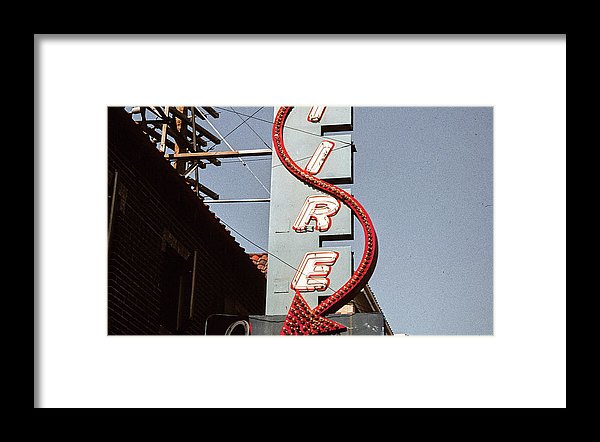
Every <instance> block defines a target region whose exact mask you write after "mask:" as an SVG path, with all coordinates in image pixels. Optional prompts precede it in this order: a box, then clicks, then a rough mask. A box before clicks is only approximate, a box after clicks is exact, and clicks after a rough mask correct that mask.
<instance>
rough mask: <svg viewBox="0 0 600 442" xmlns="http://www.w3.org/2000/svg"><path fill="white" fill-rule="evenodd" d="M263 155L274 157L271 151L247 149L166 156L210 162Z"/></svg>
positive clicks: (173, 158)
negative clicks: (214, 159) (209, 160)
mask: <svg viewBox="0 0 600 442" xmlns="http://www.w3.org/2000/svg"><path fill="white" fill-rule="evenodd" d="M262 155H273V151H272V150H271V149H246V150H232V151H221V152H186V153H174V154H168V155H166V156H167V158H169V159H171V160H176V159H186V158H189V159H192V158H200V159H205V160H208V159H210V158H239V157H258V156H262Z"/></svg>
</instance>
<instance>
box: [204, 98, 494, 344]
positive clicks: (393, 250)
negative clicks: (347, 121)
mask: <svg viewBox="0 0 600 442" xmlns="http://www.w3.org/2000/svg"><path fill="white" fill-rule="evenodd" d="M217 110H218V111H219V112H220V114H221V115H220V118H219V119H217V120H211V121H212V122H213V124H214V125H215V127H216V128H217V129H218V130H219V132H220V133H221V134H222V135H226V134H227V133H229V132H230V131H231V130H232V129H235V127H236V126H238V125H239V124H240V123H242V119H241V118H240V115H236V114H235V113H234V112H233V110H235V111H237V112H239V113H240V114H244V115H248V116H249V115H252V114H254V113H255V112H256V114H254V118H252V119H250V120H248V123H249V126H248V125H246V124H242V125H241V126H240V127H239V128H237V129H236V130H235V131H234V132H233V133H232V134H231V135H229V136H227V141H228V142H229V144H230V145H231V146H232V147H233V148H235V149H258V148H265V147H266V145H265V143H266V144H268V145H269V146H270V134H271V125H270V124H269V122H270V121H272V117H273V107H268V106H267V107H264V108H262V109H260V110H259V107H235V106H234V107H229V106H228V107H217ZM257 111H258V112H257ZM242 118H244V119H245V118H246V117H243V116H242ZM492 119H493V109H492V108H490V107H462V108H458V107H355V108H354V131H353V139H354V142H355V144H356V149H357V152H356V153H355V156H354V162H355V163H354V173H355V177H354V184H353V186H352V191H353V193H354V195H355V196H356V198H357V199H358V200H359V201H360V202H361V203H362V204H363V205H364V206H365V208H366V209H367V210H368V211H369V214H370V215H371V217H372V219H373V222H374V224H375V228H376V230H377V234H378V237H379V244H380V254H379V260H378V263H377V268H376V270H375V273H374V274H373V276H372V278H371V280H370V282H369V284H370V286H371V288H372V289H373V291H374V293H375V295H376V297H377V299H378V301H379V303H380V305H381V307H382V309H383V311H384V313H385V315H386V318H387V319H388V321H389V323H390V325H391V326H392V328H393V329H394V331H395V332H403V333H408V334H410V335H429V334H434V335H447V334H451V335H473V334H475V335H481V334H492V333H493V293H492V256H493V255H492V238H493V231H492V219H493V195H492V179H493V177H492V170H493V167H492V166H493V163H492V134H493V130H492V125H493V122H492ZM209 146H210V144H209ZM226 149H228V147H227V146H226V145H225V144H224V143H221V144H220V145H218V146H215V150H226ZM245 161H246V164H247V166H248V167H249V168H250V169H251V170H252V173H254V175H256V176H257V177H258V179H259V180H260V181H261V182H262V183H263V184H265V185H266V186H267V187H269V186H270V170H271V161H270V157H256V158H247V159H245ZM223 163H224V164H223V165H222V166H221V167H214V166H210V165H209V166H208V167H207V168H206V169H205V170H201V182H202V183H203V184H204V185H206V186H208V187H209V188H211V189H213V190H214V191H216V192H217V193H219V194H220V196H221V198H222V199H230V198H264V197H268V194H267V192H266V191H265V189H264V188H263V187H262V185H261V184H260V183H259V182H258V180H257V179H256V178H255V177H254V176H253V175H252V173H250V171H248V170H247V168H246V167H245V166H243V165H242V164H241V163H240V162H239V160H237V159H235V160H231V159H230V160H224V161H223ZM210 207H211V210H212V211H213V212H214V213H215V214H217V216H219V217H220V218H221V219H222V220H223V221H224V222H226V223H227V224H229V225H230V226H231V227H233V228H234V229H235V230H237V231H238V232H240V233H241V234H243V235H244V236H246V237H247V238H248V239H250V240H251V241H252V242H254V243H256V244H257V245H259V246H261V247H262V248H264V249H267V245H268V222H269V219H268V214H269V208H268V203H252V204H213V205H211V206H210ZM356 232H357V235H356V237H355V240H354V241H351V242H348V243H350V244H352V245H353V248H354V250H355V251H356V252H358V253H360V251H361V250H362V240H363V238H362V235H361V231H360V229H356ZM233 234H234V235H235V236H236V237H237V239H238V241H239V242H240V243H241V245H242V246H243V247H244V248H246V250H247V251H248V252H254V251H260V250H259V249H258V248H257V247H256V246H254V245H253V244H251V243H249V242H247V241H246V240H245V239H244V238H242V237H241V236H239V235H236V234H235V232H233Z"/></svg>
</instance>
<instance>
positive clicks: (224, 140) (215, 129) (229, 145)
mask: <svg viewBox="0 0 600 442" xmlns="http://www.w3.org/2000/svg"><path fill="white" fill-rule="evenodd" d="M205 116H206V115H205ZM206 122H207V123H208V124H210V127H212V128H213V129H214V131H215V132H216V133H217V135H218V136H219V137H221V140H223V142H224V143H225V144H226V145H227V147H229V149H231V151H232V152H235V149H234V148H233V147H231V144H229V142H228V141H227V140H226V139H225V138H223V135H221V133H220V132H219V130H218V129H217V128H216V127H215V126H214V125H213V124H212V123H211V122H210V121H209V119H208V118H206ZM238 160H240V162H241V163H242V164H243V165H244V167H245V168H246V169H248V171H249V172H250V173H251V174H252V176H253V177H254V178H255V179H256V181H258V183H259V184H260V185H261V186H262V187H263V189H265V190H266V191H267V193H268V194H269V196H271V192H270V191H269V189H267V186H265V185H264V184H263V182H262V181H261V180H260V178H258V177H257V176H256V174H255V173H254V172H253V171H252V169H250V167H249V166H248V164H246V162H245V161H244V160H243V159H241V158H239V157H238Z"/></svg>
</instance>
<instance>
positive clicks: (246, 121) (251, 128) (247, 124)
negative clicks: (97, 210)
mask: <svg viewBox="0 0 600 442" xmlns="http://www.w3.org/2000/svg"><path fill="white" fill-rule="evenodd" d="M230 107H231V110H232V111H233V112H235V114H236V115H237V116H238V117H239V118H240V120H242V124H246V126H248V127H249V128H250V130H251V131H252V132H254V135H256V136H257V137H258V138H259V139H260V141H262V143H263V144H264V145H265V146H267V149H271V146H269V145H268V144H267V142H266V141H265V140H263V139H262V137H261V136H260V135H259V134H258V132H256V131H255V130H254V128H253V127H252V126H250V124H249V123H248V120H249V119H250V118H252V117H248V118H246V119H245V120H244V119H243V118H242V116H241V115H240V113H239V112H237V111H236V110H235V109H234V108H233V106H230ZM263 107H264V106H263ZM263 107H261V108H260V109H262V108H263ZM260 109H259V110H260ZM254 115H256V112H254V114H252V116H254Z"/></svg>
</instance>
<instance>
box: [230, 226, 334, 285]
mask: <svg viewBox="0 0 600 442" xmlns="http://www.w3.org/2000/svg"><path fill="white" fill-rule="evenodd" d="M220 221H221V222H222V223H223V224H224V225H225V226H227V227H229V228H230V229H231V230H232V231H234V232H235V233H237V234H238V235H240V236H241V237H242V238H244V239H245V240H246V241H248V242H249V243H250V244H252V245H253V246H254V247H258V248H259V249H260V250H262V251H263V252H265V253H266V254H267V255H269V256H272V257H273V258H275V259H277V260H278V261H281V262H282V263H284V264H285V265H286V266H288V267H289V268H291V269H292V270H294V271H296V272H298V269H297V268H296V267H294V266H293V265H291V264H289V263H287V262H285V261H284V260H283V259H281V258H280V257H279V256H277V255H275V254H274V253H271V252H269V251H268V250H267V249H265V248H263V247H261V246H259V245H258V244H256V243H255V242H254V241H252V240H250V239H249V238H247V237H246V236H244V235H242V234H241V233H240V232H238V231H237V230H235V229H234V228H233V227H231V226H230V225H229V224H227V223H226V222H225V221H223V220H222V219H221V220H220ZM327 290H331V291H332V292H333V293H335V290H334V289H332V288H331V287H327Z"/></svg>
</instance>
